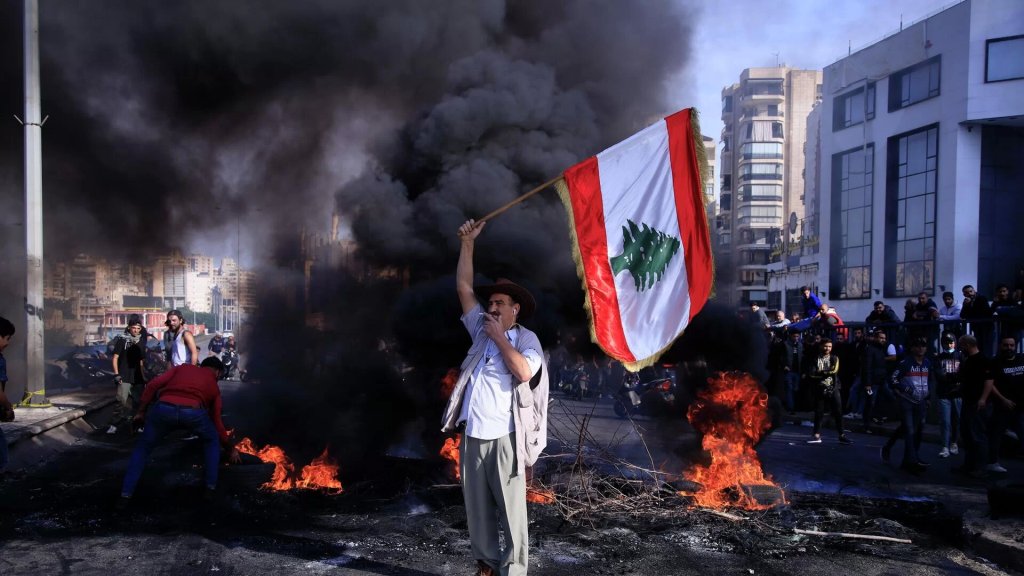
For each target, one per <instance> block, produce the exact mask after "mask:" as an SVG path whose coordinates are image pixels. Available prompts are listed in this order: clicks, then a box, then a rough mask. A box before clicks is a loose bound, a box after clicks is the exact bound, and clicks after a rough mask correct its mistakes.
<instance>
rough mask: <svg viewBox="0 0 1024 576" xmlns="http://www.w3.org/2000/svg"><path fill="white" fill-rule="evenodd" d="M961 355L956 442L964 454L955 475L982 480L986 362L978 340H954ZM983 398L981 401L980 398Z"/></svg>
mask: <svg viewBox="0 0 1024 576" xmlns="http://www.w3.org/2000/svg"><path fill="white" fill-rule="evenodd" d="M957 345H958V347H959V348H960V351H961V353H962V354H963V359H962V360H961V361H960V372H959V376H960V393H961V395H962V396H963V404H962V408H961V412H960V442H961V444H962V446H961V452H963V453H964V460H963V464H962V465H961V466H960V467H959V468H956V469H954V470H955V471H957V472H962V473H964V474H967V475H970V476H973V477H976V478H982V477H984V476H986V474H987V473H986V472H985V470H984V469H983V467H984V466H985V464H986V463H987V462H988V434H987V431H986V420H987V418H986V414H985V411H986V406H985V404H986V402H987V400H988V397H987V395H986V394H985V393H986V392H988V391H989V389H990V388H991V387H992V373H991V366H990V361H989V359H988V358H987V357H986V356H985V355H984V354H983V353H982V352H981V350H980V349H979V348H978V339H977V338H975V337H974V336H973V335H971V334H964V335H963V336H961V337H960V339H959V340H957ZM983 396H984V399H983Z"/></svg>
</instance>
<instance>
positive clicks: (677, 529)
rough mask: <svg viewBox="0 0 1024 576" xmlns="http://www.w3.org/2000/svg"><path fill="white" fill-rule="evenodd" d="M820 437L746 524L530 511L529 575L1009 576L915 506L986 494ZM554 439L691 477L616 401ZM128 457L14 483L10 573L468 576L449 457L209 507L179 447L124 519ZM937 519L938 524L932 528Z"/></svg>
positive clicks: (781, 451) (783, 447) (767, 460)
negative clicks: (771, 501) (322, 488)
mask: <svg viewBox="0 0 1024 576" xmlns="http://www.w3.org/2000/svg"><path fill="white" fill-rule="evenodd" d="M226 388H227V390H226V394H243V393H245V385H239V384H235V383H233V384H232V385H230V386H226ZM97 417H98V416H97ZM584 422H586V431H585V432H584V433H583V434H582V435H581V433H580V427H581V425H582V423H584ZM634 424H635V426H634ZM808 433H809V430H808V429H806V428H803V427H801V426H786V427H783V428H782V429H780V430H777V431H776V432H775V433H773V434H772V435H771V436H770V437H769V438H768V439H767V440H766V441H765V442H763V443H762V444H761V446H760V448H759V454H760V455H761V458H762V460H763V462H764V465H765V468H766V469H767V470H768V471H769V472H770V474H772V475H773V476H774V478H775V479H776V480H777V481H778V482H779V483H781V484H782V485H783V486H784V487H785V488H786V489H787V490H790V491H791V492H792V493H791V495H790V498H791V500H793V502H794V503H793V504H792V505H791V506H785V507H782V508H780V509H777V510H775V511H769V512H764V513H758V514H755V515H751V514H747V513H744V512H736V515H737V516H739V517H741V518H743V519H742V520H731V519H727V518H723V517H721V516H718V515H715V514H713V513H705V512H701V511H698V510H693V509H691V508H689V507H688V506H686V504H685V502H682V501H678V500H677V499H672V498H670V497H669V498H666V499H665V502H664V504H663V506H664V508H665V509H664V512H663V513H661V514H659V515H657V517H654V516H646V515H644V514H633V515H629V514H626V515H619V516H614V515H611V516H610V515H601V514H599V513H598V512H599V511H597V510H595V513H594V515H592V516H591V517H590V520H589V521H588V522H586V523H583V524H581V525H573V524H571V523H566V522H565V521H564V517H563V514H562V513H561V512H560V510H561V509H560V508H559V507H558V506H551V505H547V506H545V505H535V504H531V505H530V515H531V540H532V542H531V572H530V573H531V574H544V575H554V576H562V575H573V576H578V575H580V574H644V575H647V574H651V575H653V574H662V575H663V574H700V575H710V574H801V575H814V574H828V575H830V576H834V575H837V574H901V575H907V576H911V575H925V574H929V575H931V574H939V573H941V574H994V573H999V572H998V570H996V569H995V568H994V567H992V566H991V565H988V564H987V563H986V562H985V561H984V560H982V559H980V558H978V557H976V556H974V555H973V554H971V553H970V552H965V551H964V550H961V548H960V547H959V543H958V542H957V541H956V537H955V535H951V534H949V533H948V532H949V530H948V527H947V528H940V527H939V526H938V524H940V523H941V522H938V520H941V521H942V522H946V521H948V520H949V518H950V515H949V514H947V513H946V512H947V509H946V508H945V507H944V505H931V504H927V505H926V506H921V505H919V504H915V502H921V498H922V497H930V498H942V499H943V502H945V501H946V499H950V500H958V501H962V503H963V504H962V505H963V506H975V505H978V503H979V502H980V500H979V498H981V495H982V490H981V489H982V486H981V485H979V484H969V483H968V484H957V483H952V484H949V483H947V480H949V478H948V477H947V476H945V474H947V473H946V472H944V471H943V467H942V466H941V465H940V464H936V465H935V466H933V467H932V468H933V469H934V470H930V471H929V472H928V473H927V474H926V475H924V476H922V477H916V476H910V475H905V474H903V473H901V472H899V471H897V470H895V469H893V468H890V467H887V466H883V465H881V464H880V463H879V462H878V461H877V456H876V454H877V447H878V439H877V438H872V437H867V436H861V435H856V436H855V441H856V443H855V444H854V445H853V446H840V445H838V444H837V443H834V442H831V443H830V442H828V438H829V436H828V435H827V433H826V436H825V437H826V442H825V443H823V444H819V445H807V444H805V443H804V440H806V438H807V436H808ZM552 436H553V437H557V439H559V440H561V441H560V442H556V443H555V444H557V445H558V446H557V449H558V450H569V451H572V450H573V449H574V448H578V446H576V447H574V446H572V439H574V438H575V439H577V440H578V439H579V438H581V437H582V438H584V444H585V450H582V449H581V450H578V451H577V453H578V454H579V453H583V452H586V453H588V454H591V455H593V457H594V459H596V460H611V459H614V458H628V459H630V460H632V461H635V463H636V464H637V466H638V467H639V468H648V467H650V466H651V465H652V463H653V465H654V466H655V467H663V468H664V469H666V470H667V471H669V472H671V471H674V470H680V469H681V468H682V466H683V465H684V463H685V455H686V453H687V451H688V450H689V449H690V448H692V445H693V442H694V438H695V437H694V436H693V435H692V434H691V433H689V432H688V431H687V430H686V428H685V426H684V425H680V424H679V423H668V424H666V423H659V422H655V421H646V420H639V421H637V422H635V423H630V422H627V421H623V420H621V419H619V418H616V417H615V415H614V414H613V413H612V411H611V406H610V404H609V403H593V402H575V401H571V400H564V399H562V398H557V401H556V404H555V406H554V408H553V412H552ZM130 449H131V440H130V439H129V438H108V437H105V436H104V435H95V436H90V437H89V438H87V439H84V440H82V441H79V442H77V443H75V444H74V445H72V446H70V447H69V449H68V450H67V451H65V452H64V453H63V454H61V455H60V456H58V457H56V458H54V459H53V460H52V461H51V462H49V463H47V464H46V465H43V466H40V467H39V468H37V469H34V470H32V471H31V474H29V475H28V476H26V477H24V478H21V479H16V480H7V481H5V482H3V483H0V573H2V574H4V575H21V574H25V575H29V574H32V575H37V574H75V575H90V574H103V575H109V574H146V575H147V576H152V575H157V574H174V575H176V574H206V573H211V574H218V575H228V574H232V575H234V574H246V575H248V574H341V575H373V574H407V575H413V576H425V575H461V574H470V573H472V570H473V568H472V561H471V558H470V551H469V543H468V540H467V535H466V531H465V518H464V512H463V510H462V507H461V497H460V494H459V491H458V489H457V488H454V487H450V486H445V485H444V484H445V481H444V478H443V465H442V464H441V463H432V462H421V461H412V460H399V459H392V460H391V461H389V463H388V464H386V467H385V468H379V469H377V470H375V471H374V472H373V477H368V478H363V479H354V480H353V481H351V482H349V483H347V485H346V489H345V492H343V493H342V494H335V495H331V494H323V493H312V492H292V493H267V492H263V491H258V490H255V489H254V488H253V486H252V484H251V479H247V477H246V475H245V469H244V468H238V469H236V470H234V471H231V472H230V473H227V472H226V473H225V475H224V477H223V478H222V489H221V491H220V494H219V495H218V498H217V500H216V501H215V502H214V503H212V504H204V503H202V502H201V501H199V500H198V498H197V495H198V488H197V487H196V483H197V479H198V474H199V468H198V467H197V466H196V464H197V462H198V457H197V454H196V452H197V450H196V447H195V446H194V445H193V444H192V443H190V442H189V441H187V440H184V439H181V438H177V439H171V440H168V441H167V442H166V443H165V444H164V445H162V446H161V448H160V449H159V450H158V451H157V453H156V454H155V456H154V460H153V463H152V464H151V465H150V467H149V468H147V471H146V475H145V476H144V481H143V485H142V486H141V487H140V490H139V493H138V495H137V496H138V498H137V500H138V501H137V502H136V503H135V504H133V506H132V507H131V508H129V509H128V510H126V511H124V512H117V511H115V509H114V506H113V505H114V502H115V500H116V495H117V491H118V487H119V483H120V479H121V475H122V474H123V471H124V469H125V466H126V462H127V457H128V454H129V452H130ZM247 481H248V482H250V483H248V484H247ZM809 494H825V495H829V494H832V495H837V494H838V495H840V496H842V495H853V496H855V497H856V498H855V499H854V500H853V501H852V502H853V504H852V506H853V507H856V506H858V505H859V504H858V503H861V504H860V505H861V509H862V512H860V513H858V512H857V511H855V510H851V501H850V500H848V499H844V500H841V501H839V500H837V501H835V502H832V503H830V504H826V505H823V504H821V503H820V502H815V501H814V498H812V497H810V496H806V495H809ZM909 496H913V497H914V498H908V497H909ZM800 502H804V504H801V503H800ZM827 502H828V500H827V499H826V503H827ZM894 502H895V503H896V504H893V503H894ZM899 502H906V504H905V506H903V507H901V505H900V504H898V503H899ZM869 504H870V505H869ZM864 510H867V513H864V512H863V511H864ZM889 512H891V513H889ZM915 515H916V516H920V518H919V519H918V521H917V522H915V521H914V518H913V517H914V516H915ZM883 516H886V517H883ZM931 520H936V522H932V523H933V524H936V525H935V526H928V524H929V522H930V521H931ZM794 525H795V526H804V527H818V528H825V529H828V528H830V527H832V528H834V527H842V528H843V529H844V530H850V531H852V530H859V531H865V532H874V533H878V532H879V531H881V532H884V533H887V534H893V535H897V536H899V537H901V538H906V539H909V540H911V541H912V543H911V544H903V543H889V542H870V541H856V540H845V539H838V538H832V539H829V538H821V537H816V536H798V535H796V534H794V533H793V531H792V530H791V528H792V527H793V526H794Z"/></svg>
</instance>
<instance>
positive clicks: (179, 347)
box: [164, 310, 199, 366]
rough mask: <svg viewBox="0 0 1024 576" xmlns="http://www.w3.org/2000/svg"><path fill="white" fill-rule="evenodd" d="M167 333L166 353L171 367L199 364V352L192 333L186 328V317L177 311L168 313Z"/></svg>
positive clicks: (165, 339)
mask: <svg viewBox="0 0 1024 576" xmlns="http://www.w3.org/2000/svg"><path fill="white" fill-rule="evenodd" d="M164 324H165V325H166V326H167V332H165V333H164V351H165V352H166V353H167V362H168V363H169V364H170V365H171V366H181V365H182V364H191V365H193V366H195V365H197V364H199V350H198V349H196V340H195V338H194V337H193V336H192V332H190V331H188V330H187V329H186V328H185V317H184V316H182V315H181V312H179V311H177V310H171V311H170V312H168V313H167V321H166V322H165V323H164Z"/></svg>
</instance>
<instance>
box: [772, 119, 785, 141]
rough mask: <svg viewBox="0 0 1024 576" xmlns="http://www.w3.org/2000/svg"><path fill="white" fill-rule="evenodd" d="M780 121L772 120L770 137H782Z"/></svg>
mask: <svg viewBox="0 0 1024 576" xmlns="http://www.w3.org/2000/svg"><path fill="white" fill-rule="evenodd" d="M783 137H784V136H783V135H782V122H772V138H783Z"/></svg>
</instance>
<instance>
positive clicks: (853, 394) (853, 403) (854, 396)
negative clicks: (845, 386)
mask: <svg viewBox="0 0 1024 576" xmlns="http://www.w3.org/2000/svg"><path fill="white" fill-rule="evenodd" d="M865 396H866V394H864V385H863V384H862V383H861V381H860V376H855V377H854V378H853V384H851V385H850V397H849V398H847V399H846V409H847V410H849V411H850V412H855V413H857V414H863V413H864V397H865Z"/></svg>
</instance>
